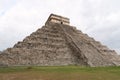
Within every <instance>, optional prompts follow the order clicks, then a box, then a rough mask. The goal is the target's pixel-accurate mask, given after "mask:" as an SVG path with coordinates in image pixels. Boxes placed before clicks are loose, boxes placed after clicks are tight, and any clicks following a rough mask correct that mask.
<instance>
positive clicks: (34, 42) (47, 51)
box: [0, 21, 120, 67]
mask: <svg viewBox="0 0 120 80" xmlns="http://www.w3.org/2000/svg"><path fill="white" fill-rule="evenodd" d="M1 65H8V66H22V65H24V66H28V65H32V66H33V65H36V66H60V65H85V66H91V67H94V66H119V65H120V59H119V56H118V55H117V54H116V52H115V51H114V50H110V49H109V48H108V47H106V46H104V45H102V44H101V43H100V42H98V41H95V40H94V39H93V38H91V37H89V36H88V35H87V34H83V33H82V32H81V31H80V30H77V29H76V28H75V27H73V26H70V25H65V24H60V23H54V22H49V21H47V23H46V25H45V26H43V27H42V28H41V29H38V30H37V31H36V32H34V33H32V34H31V35H30V36H27V37H26V38H25V39H24V40H23V41H22V42H18V43H17V44H15V45H14V47H13V48H8V49H7V50H5V51H3V52H2V53H1V54H0V66H1Z"/></svg>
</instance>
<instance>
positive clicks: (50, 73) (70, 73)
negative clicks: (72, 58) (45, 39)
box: [0, 66, 120, 80]
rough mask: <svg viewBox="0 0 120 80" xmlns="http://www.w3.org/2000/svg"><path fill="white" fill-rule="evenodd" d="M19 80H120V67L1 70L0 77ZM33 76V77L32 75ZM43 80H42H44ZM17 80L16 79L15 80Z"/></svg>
mask: <svg viewBox="0 0 120 80" xmlns="http://www.w3.org/2000/svg"><path fill="white" fill-rule="evenodd" d="M13 74H14V77H19V78H17V80H39V79H40V78H42V79H43V80H114V79H115V80H120V76H119V75H120V67H80V66H26V67H22V66H21V67H8V68H0V77H1V78H2V77H3V78H5V79H0V80H6V79H7V77H6V76H10V77H11V76H12V75H13ZM31 74H32V75H31ZM42 79H41V80H42ZM13 80H15V79H13Z"/></svg>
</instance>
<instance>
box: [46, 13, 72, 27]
mask: <svg viewBox="0 0 120 80" xmlns="http://www.w3.org/2000/svg"><path fill="white" fill-rule="evenodd" d="M48 22H54V23H60V24H65V25H69V24H70V21H69V18H67V17H63V16H59V15H56V14H51V15H50V16H49V18H48V20H47V21H46V24H47V23H48Z"/></svg>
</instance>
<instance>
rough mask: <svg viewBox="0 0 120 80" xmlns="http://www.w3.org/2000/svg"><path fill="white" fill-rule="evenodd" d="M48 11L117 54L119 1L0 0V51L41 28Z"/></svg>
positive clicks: (118, 49) (119, 40)
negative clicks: (67, 20)
mask: <svg viewBox="0 0 120 80" xmlns="http://www.w3.org/2000/svg"><path fill="white" fill-rule="evenodd" d="M51 13H55V14H59V15H62V16H66V17H68V18H70V21H71V25H73V26H76V27H77V29H80V30H82V31H83V32H84V33H87V34H88V35H89V36H91V37H94V38H95V39H96V40H97V41H101V42H102V44H105V45H107V46H108V47H109V48H111V49H114V50H116V51H117V52H118V53H119V54H120V37H119V36H120V0H0V50H1V51H2V50H4V49H6V48H8V47H12V46H13V45H14V44H15V43H17V41H22V40H23V39H24V38H25V37H26V36H28V35H30V34H31V33H32V32H34V31H36V30H37V29H38V28H41V27H42V26H43V25H44V23H45V22H46V20H47V18H48V16H49V15H50V14H51Z"/></svg>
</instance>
